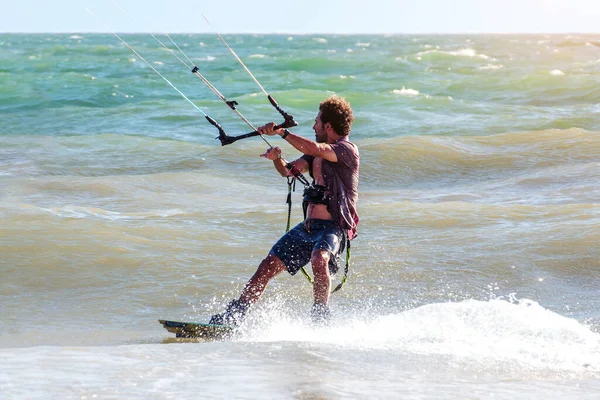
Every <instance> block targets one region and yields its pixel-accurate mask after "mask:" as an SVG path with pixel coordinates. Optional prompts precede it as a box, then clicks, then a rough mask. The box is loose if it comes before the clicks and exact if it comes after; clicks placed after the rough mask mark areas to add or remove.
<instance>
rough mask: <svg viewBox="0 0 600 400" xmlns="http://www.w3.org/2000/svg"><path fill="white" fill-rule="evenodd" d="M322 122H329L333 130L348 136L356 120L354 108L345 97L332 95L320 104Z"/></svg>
mask: <svg viewBox="0 0 600 400" xmlns="http://www.w3.org/2000/svg"><path fill="white" fill-rule="evenodd" d="M319 111H321V122H322V123H323V124H326V123H327V122H329V123H330V124H331V127H332V128H333V130H334V131H335V132H336V133H337V134H338V135H340V136H348V135H349V134H350V129H351V127H352V121H354V115H353V114H352V108H351V107H350V103H348V102H347V101H346V100H345V99H344V98H342V97H338V96H332V97H330V98H328V99H326V100H324V101H322V102H321V104H319Z"/></svg>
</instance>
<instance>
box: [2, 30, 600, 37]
mask: <svg viewBox="0 0 600 400" xmlns="http://www.w3.org/2000/svg"><path fill="white" fill-rule="evenodd" d="M75 33H81V34H107V35H112V34H114V33H118V34H160V33H163V34H165V33H168V34H178V35H190V34H191V35H214V34H215V33H214V32H213V31H208V32H203V31H199V32H193V31H145V30H144V31H79V30H73V31H43V32H42V31H40V32H37V31H36V32H31V31H9V32H3V31H0V35H7V34H31V35H37V34H40V35H44V34H58V35H62V34H65V35H66V34H75ZM220 33H221V34H225V35H348V36H349V35H372V36H375V35H377V36H381V35H600V31H598V32H577V31H573V32H568V31H565V32H500V31H496V32H483V31H471V32H469V31H465V32H460V31H456V32H318V31H315V32H285V31H281V32H234V31H232V32H220Z"/></svg>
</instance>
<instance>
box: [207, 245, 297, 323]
mask: <svg viewBox="0 0 600 400" xmlns="http://www.w3.org/2000/svg"><path fill="white" fill-rule="evenodd" d="M285 269H286V267H285V264H284V263H283V262H282V261H281V260H280V259H279V257H277V256H275V255H273V254H271V253H269V255H267V257H266V258H265V259H264V260H262V262H261V263H260V265H259V266H258V269H257V270H256V272H255V273H254V275H253V276H252V278H250V280H249V281H248V283H247V284H246V286H245V287H244V290H243V291H242V294H241V295H240V298H239V299H238V300H232V301H231V302H230V303H229V304H228V305H227V308H226V309H225V312H223V313H221V314H215V315H213V316H212V317H211V319H210V322H209V323H210V324H217V325H238V324H239V323H241V322H242V320H243V319H244V317H245V316H246V311H247V310H248V306H250V305H252V304H254V303H256V302H257V301H258V299H259V298H260V296H261V295H262V294H263V292H264V291H265V288H266V287H267V284H268V283H269V281H270V280H271V279H273V278H274V277H276V276H277V275H279V274H280V273H281V272H282V271H285Z"/></svg>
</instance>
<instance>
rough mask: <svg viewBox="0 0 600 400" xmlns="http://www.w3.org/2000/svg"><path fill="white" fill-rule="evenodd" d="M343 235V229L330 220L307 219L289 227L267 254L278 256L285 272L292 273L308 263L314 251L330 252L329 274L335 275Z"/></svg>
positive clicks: (343, 242) (343, 243)
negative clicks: (285, 269) (284, 267)
mask: <svg viewBox="0 0 600 400" xmlns="http://www.w3.org/2000/svg"><path fill="white" fill-rule="evenodd" d="M305 224H306V225H305ZM306 226H308V228H309V230H307V229H306ZM344 238H345V235H344V231H343V230H342V229H341V228H340V227H338V226H336V225H335V224H334V222H333V221H328V220H325V219H309V220H306V221H305V222H301V223H299V224H298V225H296V226H295V227H294V228H292V229H290V230H289V231H288V232H287V233H286V234H285V235H283V236H282V237H281V239H279V240H278V241H277V243H275V245H273V247H272V248H271V251H270V252H269V253H270V254H273V255H275V256H277V257H278V258H279V259H280V260H281V261H282V262H283V264H285V266H286V268H287V270H288V272H289V273H290V274H291V275H295V274H296V272H298V271H299V270H300V268H302V267H303V266H305V265H306V264H308V263H309V262H310V258H311V255H312V252H313V251H314V250H327V251H329V253H330V254H331V257H330V259H329V273H331V274H335V273H336V272H337V271H338V269H339V255H340V253H341V252H342V251H344V248H345V246H346V242H345V240H344Z"/></svg>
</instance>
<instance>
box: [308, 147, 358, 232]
mask: <svg viewBox="0 0 600 400" xmlns="http://www.w3.org/2000/svg"><path fill="white" fill-rule="evenodd" d="M331 148H332V149H333V151H334V152H335V154H336V155H337V159H338V161H337V162H331V161H327V160H323V164H322V166H321V169H322V174H323V181H324V182H325V186H327V191H328V192H329V194H328V199H329V205H328V206H327V211H329V213H330V214H331V216H332V217H333V221H335V222H336V223H337V224H338V225H339V226H340V228H342V229H346V230H347V231H348V238H349V239H350V240H352V239H353V238H354V237H355V236H356V227H357V226H358V220H359V218H358V213H357V211H356V203H357V201H358V175H359V173H358V172H359V164H360V155H359V154H358V148H357V147H356V145H355V144H354V143H351V142H350V141H348V140H347V139H346V138H345V137H344V138H341V139H339V140H338V141H337V142H335V143H332V144H331ZM302 158H304V159H305V160H306V161H308V162H309V165H310V167H311V168H310V169H311V176H312V162H313V160H314V157H312V156H307V155H304V156H302Z"/></svg>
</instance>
